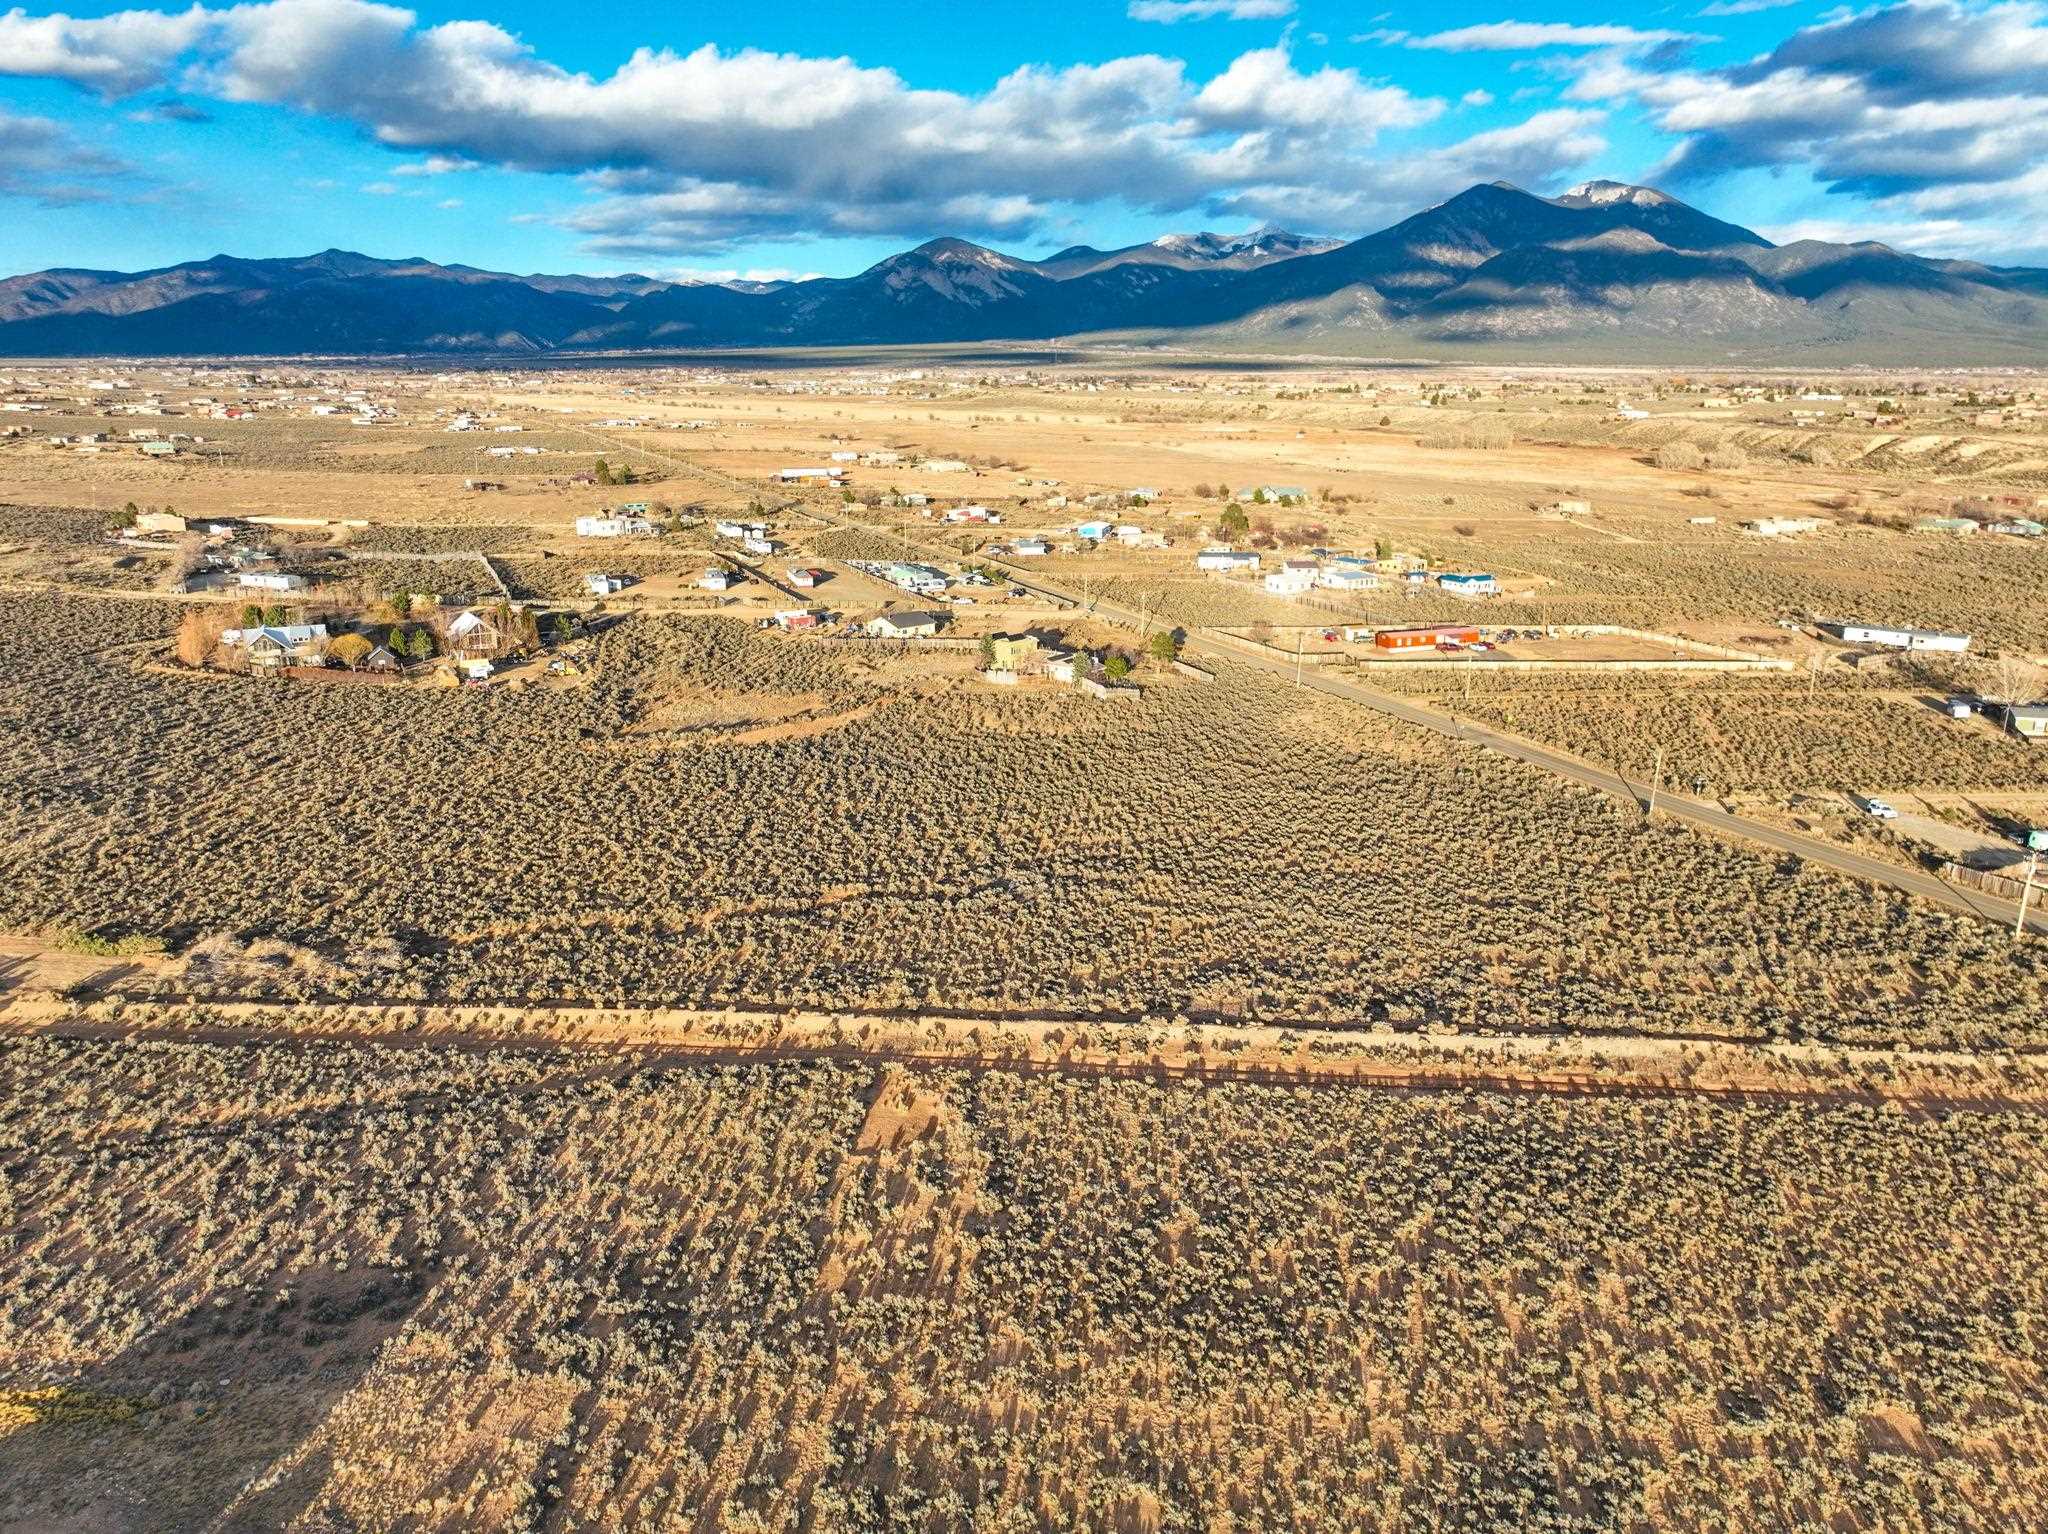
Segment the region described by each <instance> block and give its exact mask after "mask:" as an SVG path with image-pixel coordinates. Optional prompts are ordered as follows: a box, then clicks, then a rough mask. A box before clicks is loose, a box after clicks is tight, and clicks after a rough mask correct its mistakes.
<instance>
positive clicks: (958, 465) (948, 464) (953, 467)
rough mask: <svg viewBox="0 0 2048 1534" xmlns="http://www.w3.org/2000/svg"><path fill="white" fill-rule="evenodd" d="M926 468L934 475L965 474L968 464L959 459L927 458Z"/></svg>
mask: <svg viewBox="0 0 2048 1534" xmlns="http://www.w3.org/2000/svg"><path fill="white" fill-rule="evenodd" d="M924 466H925V468H927V469H929V470H930V471H931V472H932V473H934V474H965V473H966V472H967V464H966V462H965V461H964V460H962V459H959V458H927V459H926V460H925V461H924Z"/></svg>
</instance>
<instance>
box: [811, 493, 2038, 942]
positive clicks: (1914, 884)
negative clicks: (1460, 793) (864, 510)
mask: <svg viewBox="0 0 2048 1534" xmlns="http://www.w3.org/2000/svg"><path fill="white" fill-rule="evenodd" d="M806 509H809V508H806ZM826 520H828V521H834V522H838V523H840V524H841V525H842V526H846V527H859V528H863V529H865V530H867V531H870V532H887V533H888V534H889V536H891V537H896V536H898V535H899V532H900V530H899V529H895V528H889V529H882V528H876V527H873V526H871V525H870V524H868V523H865V522H860V521H857V520H855V519H853V518H851V517H843V516H835V515H832V514H829V513H828V514H826ZM918 547H920V548H921V549H922V550H923V552H924V553H925V554H926V555H927V556H928V557H931V558H937V559H944V560H954V559H958V558H959V557H960V556H959V553H958V551H957V550H953V549H943V548H933V547H930V546H929V545H922V544H920V545H918ZM988 563H990V564H992V565H999V566H1001V567H1002V568H1004V569H1005V570H1008V571H1010V572H1011V573H1012V574H1015V575H1017V576H1019V577H1020V578H1022V579H1024V580H1027V581H1029V582H1030V583H1031V584H1032V585H1033V586H1034V587H1036V588H1037V589H1039V590H1041V591H1049V592H1051V593H1053V594H1054V595H1056V596H1061V597H1065V598H1067V599H1068V600H1070V601H1072V602H1074V604H1075V605H1076V606H1077V607H1078V606H1080V605H1081V602H1080V598H1078V597H1077V596H1075V595H1074V593H1073V592H1071V591H1069V590H1067V589H1066V588H1064V587H1062V586H1059V585H1056V584H1054V583H1052V582H1050V581H1047V580H1046V579H1045V578H1044V577H1043V576H1041V575H1040V574H1039V573H1038V571H1037V570H1035V569H1027V568H1025V567H1023V566H1021V565H1016V564H1012V563H1010V562H1009V561H1008V560H1001V559H991V560H989V561H988ZM1088 610H1089V611H1090V612H1092V613H1093V614H1095V615H1096V616H1097V617H1102V618H1107V619H1109V620H1110V621H1112V622H1114V623H1120V624H1123V625H1124V626H1125V627H1127V628H1134V629H1137V630H1139V631H1140V632H1143V630H1144V628H1145V625H1146V620H1145V618H1144V617H1143V616H1141V615H1140V614H1138V613H1136V612H1133V611H1132V610H1131V609H1129V608H1127V607H1120V606H1118V605H1117V604H1115V603H1113V602H1107V601H1104V600H1103V599H1102V598H1100V597H1097V598H1095V599H1094V600H1093V601H1092V602H1091V603H1089V604H1088ZM1154 626H1156V624H1155V625H1154ZM1185 634H1186V642H1185V644H1184V645H1183V646H1182V650H1183V653H1184V654H1187V655H1190V656H1205V657H1208V658H1210V659H1227V660H1234V661H1240V662H1243V663H1246V664H1248V665H1253V666H1258V667H1262V668H1263V669H1265V670H1266V671H1269V672H1272V673H1274V674H1276V675H1279V676H1281V677H1283V678H1285V679H1286V680H1287V681H1288V682H1289V683H1290V684H1291V683H1292V682H1293V681H1294V678H1295V673H1296V668H1295V666H1294V664H1293V663H1292V661H1291V660H1290V659H1289V658H1288V657H1286V656H1284V655H1266V654H1259V653H1254V652H1252V651H1250V650H1241V649H1238V648H1237V647H1236V646H1234V645H1229V644H1226V643H1224V642H1223V641H1221V640H1218V639H1216V638H1214V637H1212V636H1211V635H1210V634H1209V633H1208V632H1207V631H1206V630H1203V629H1198V628H1189V629H1187V630H1185ZM1300 674H1301V685H1302V686H1304V687H1312V688H1314V689H1315V690H1316V691H1317V692H1320V693H1326V694H1328V695H1329V696H1330V697H1333V698H1342V699H1344V700H1345V701H1346V702H1349V703H1356V704H1360V705H1362V706H1363V707H1365V708H1369V709H1373V710H1375V711H1377V712H1379V713H1382V714H1387V715H1390V716H1392V717H1393V718H1395V719H1399V720H1402V721H1403V722H1405V723H1407V724H1412V725H1416V726H1418V727H1420V728H1422V729H1425V730H1434V731H1435V732H1436V733H1437V734H1439V735H1447V736H1449V737H1450V738H1451V739H1453V740H1461V741H1464V742H1466V743H1468V744H1470V745H1475V746H1480V747H1483V748H1484V749H1486V750H1488V751H1497V752H1499V753H1500V754H1501V755H1502V756H1510V757H1513V758H1514V759H1515V760H1516V761H1518V762H1527V763H1528V764H1529V765H1530V766H1532V767H1540V768H1542V769H1543V770H1544V771H1546V772H1551V773H1555V774H1556V775H1557V776H1559V777H1561V778H1567V779H1569V780H1571V781H1572V782H1575V783H1584V784H1586V785H1587V786H1589V787H1591V788H1597V789H1600V790H1602V791H1603V792H1605V793H1610V794H1616V795H1619V796H1620V797H1622V798H1625V799H1633V800H1634V801H1635V802H1636V803H1638V804H1642V803H1644V802H1645V794H1646V792H1647V787H1648V786H1647V785H1646V784H1645V785H1638V784H1634V783H1630V782H1629V781H1627V780H1626V779H1624V778H1622V777H1621V776H1620V775H1619V774H1618V773H1614V772H1610V771H1609V770H1608V769H1606V768H1604V767H1599V766H1595V765H1594V764H1593V763H1591V762H1588V761H1585V760H1583V759H1581V758H1579V757H1576V756H1571V755H1569V754H1567V753H1565V752H1562V751H1553V750H1551V749H1549V748H1548V747H1546V746H1539V745H1536V744H1534V743H1533V742H1530V741H1526V740H1519V739H1517V738H1516V737H1514V736H1512V735H1503V734H1501V733H1500V732H1499V731H1497V730H1492V729H1489V728H1487V727H1486V726H1485V725H1481V724H1475V723H1473V722H1471V721H1469V720H1464V719H1459V718H1457V717H1455V716H1453V715H1450V714H1445V713H1440V712H1439V711H1437V710H1436V709H1431V708H1423V707H1421V706H1420V705H1418V704H1414V703H1410V702H1408V701H1406V700H1405V699H1402V698H1396V697H1392V696H1390V695H1389V694H1386V693H1383V692H1376V691H1374V690H1373V689H1372V688H1370V687H1361V686H1359V685H1358V684H1357V683H1355V682H1346V681H1341V680H1339V679H1338V678H1336V677H1328V676H1322V675H1319V674H1318V673H1317V671H1316V668H1314V667H1303V668H1301V673H1300ZM1657 813H1658V814H1660V815H1661V814H1671V815H1675V816H1676V817H1677V818H1679V819H1680V820H1684V821H1688V822H1690V823H1691V824H1693V825H1696V826H1701V827H1704V828H1705V829H1707V830H1709V831H1715V832H1718V833H1719V834H1721V835H1723V836H1731V837H1739V838H1741V839H1742V840H1744V841H1747V842H1753V843H1756V844H1758V845H1760V846H1764V847H1769V848H1771V849H1772V850H1773V851H1775V852H1783V853H1787V854H1789V855H1791V856H1793V857H1796V858H1799V859H1801V860H1802V861H1804V862H1808V863H1811V864H1813V865H1815V866H1816V867H1819V868H1827V869H1832V870H1833V871H1834V872H1836V873H1841V874H1847V875H1848V876H1849V877H1850V878H1852V879H1861V880H1863V881H1864V882H1865V883H1867V884H1877V885H1883V886H1886V887H1888V888H1891V889H1896V890H1903V891H1905V892H1906V893H1907V894H1909V895H1918V896H1920V897H1921V898H1922V899H1925V900H1931V901H1933V902H1934V903H1935V904H1937V905H1941V906H1946V907H1947V908H1948V909H1950V910H1952V911H1961V912H1964V913H1965V914H1968V915H1971V916H1980V917H1983V918H1984V919H1986V920H1988V921H1994V922H1997V923H1999V924H2000V925H2002V926H2003V927H2005V929H2006V930H2007V931H2008V932H2009V931H2011V930H2012V928H2013V925H2014V923H2015V922H2016V921H2017V920H2018V919H2019V906H2018V903H2017V902H2015V901H2011V900H2000V899H1999V898H1998V897H1997V896H1995V895H1986V894H1982V893H1980V892H1979V891H1976V890H1971V889H1964V888H1963V887H1961V886H1960V885H1955V884H1950V883H1949V882H1948V881H1947V880H1945V879H1940V878H1937V877H1936V876H1935V875H1933V874H1930V873H1925V872H1923V871H1921V870H1920V869H1917V868H1909V867H1906V866H1905V865H1903V864H1899V863H1891V862H1886V861H1884V860H1883V859H1880V858H1873V857H1868V856H1866V855H1865V854H1863V853H1860V852H1854V851H1851V850H1850V849H1849V848H1847V847H1837V846H1835V845H1834V844H1833V843H1832V842H1824V841H1821V840H1820V839H1819V838H1818V837H1812V836H1804V835H1801V834H1800V833H1799V832H1797V831H1786V830H1781V829H1779V828H1778V827H1776V826H1770V825H1765V824H1763V823H1762V822H1760V821H1755V820H1745V819H1744V818H1743V817H1742V816H1740V815H1733V814H1730V813H1729V812H1728V811H1727V810H1724V809H1722V808H1721V807H1720V806H1719V805H1718V804H1708V803H1706V802H1705V801H1703V800H1699V799H1692V798H1688V797H1686V796H1685V795H1682V794H1674V793H1671V792H1670V791H1669V790H1660V791H1659V792H1658V794H1657ZM2027 930H2028V931H2029V932H2033V933H2040V934H2043V935H2048V889H2043V890H2037V891H2036V892H2035V902H2034V904H2032V905H2031V906H2029V907H2028V909H2027Z"/></svg>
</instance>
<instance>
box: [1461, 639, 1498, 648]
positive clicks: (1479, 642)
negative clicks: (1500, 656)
mask: <svg viewBox="0 0 2048 1534" xmlns="http://www.w3.org/2000/svg"><path fill="white" fill-rule="evenodd" d="M1466 648H1467V649H1469V650H1491V649H1492V648H1493V646H1492V645H1491V644H1489V643H1487V642H1486V641H1485V640H1484V639H1475V640H1473V641H1472V643H1471V644H1469V645H1467V646H1466Z"/></svg>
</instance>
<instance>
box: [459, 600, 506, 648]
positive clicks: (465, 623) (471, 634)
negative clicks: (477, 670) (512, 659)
mask: <svg viewBox="0 0 2048 1534" xmlns="http://www.w3.org/2000/svg"><path fill="white" fill-rule="evenodd" d="M503 647H504V637H503V636H502V635H501V634H499V632H498V629H497V625H495V624H494V623H492V622H491V620H490V619H488V618H486V617H485V616H484V615H483V614H482V613H480V612H477V611H475V610H474V609H471V610H470V611H467V612H463V613H458V614H457V615H456V617H455V618H454V620H453V621H452V622H450V623H449V625H448V648H449V650H450V651H451V652H452V653H454V654H456V655H466V656H491V655H496V654H497V653H498V651H499V650H500V649H502V648H503Z"/></svg>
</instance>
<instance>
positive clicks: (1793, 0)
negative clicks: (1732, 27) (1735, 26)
mask: <svg viewBox="0 0 2048 1534" xmlns="http://www.w3.org/2000/svg"><path fill="white" fill-rule="evenodd" d="M1799 3H1800V0H1714V3H1713V4H1712V5H1709V6H1707V7H1706V8H1705V9H1703V10H1700V11H1697V12H1695V13H1694V14H1695V15H1699V16H1754V15H1756V14H1757V13H1758V12H1759V11H1776V10H1782V9H1784V8H1785V7H1786V6H1788V5H1798V4H1799Z"/></svg>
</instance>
